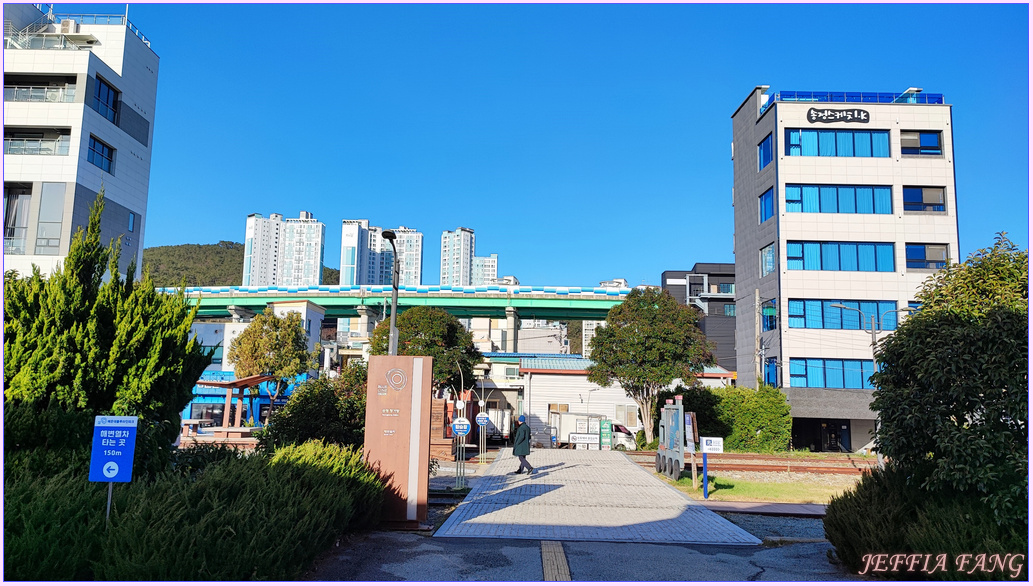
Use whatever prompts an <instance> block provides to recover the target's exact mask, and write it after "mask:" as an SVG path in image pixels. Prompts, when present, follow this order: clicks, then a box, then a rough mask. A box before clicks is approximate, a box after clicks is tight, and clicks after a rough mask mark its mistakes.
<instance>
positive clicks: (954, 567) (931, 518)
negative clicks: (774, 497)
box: [825, 467, 1029, 580]
mask: <svg viewBox="0 0 1033 586" xmlns="http://www.w3.org/2000/svg"><path fill="white" fill-rule="evenodd" d="M992 513H993V512H992V510H991V509H990V507H989V506H988V505H986V504H985V503H983V502H981V501H980V499H979V498H978V495H970V494H965V493H960V492H954V493H942V492H930V491H927V490H924V489H921V488H919V487H917V486H914V485H913V484H912V483H909V482H908V475H907V473H906V472H904V471H902V470H900V469H898V468H893V467H888V468H886V469H885V470H875V471H873V472H872V473H871V474H865V475H864V477H862V479H861V481H860V482H859V483H858V485H857V487H856V488H854V489H853V490H850V491H847V492H846V493H844V494H843V495H840V496H838V497H835V498H833V499H832V502H831V503H829V506H828V509H827V510H826V513H825V535H826V537H827V538H828V540H829V542H831V543H832V545H833V546H835V548H836V555H837V556H838V557H839V559H840V560H841V561H842V562H843V563H844V564H845V565H846V567H847V568H849V569H850V570H851V571H853V572H861V571H863V570H864V569H865V566H866V563H867V560H866V558H865V555H866V554H872V555H874V554H889V555H893V554H931V555H932V556H933V557H932V558H931V559H932V560H935V557H936V556H937V555H939V554H946V559H947V560H948V562H947V563H946V568H945V569H944V570H943V571H940V570H937V571H936V572H922V571H921V568H920V567H919V568H918V571H916V572H912V573H908V572H905V571H899V572H879V573H876V574H873V575H875V576H876V577H880V578H887V579H895V580H916V579H918V580H921V579H934V580H1002V579H1022V580H1026V579H1027V577H1028V574H1029V570H1028V568H1027V567H1026V563H1025V559H1024V560H1023V563H1022V571H1021V573H1020V574H1019V576H1017V577H1014V578H1013V576H1012V573H1013V571H1012V570H1010V569H1005V570H1000V569H998V571H995V572H982V571H975V572H973V573H971V574H969V573H968V570H970V569H972V567H973V566H974V560H973V561H970V562H969V563H968V567H967V568H965V569H964V571H961V572H959V571H958V564H957V563H956V561H957V557H958V556H959V555H961V554H972V555H973V556H975V555H978V554H986V555H987V556H990V555H993V554H998V555H1004V554H1009V553H1012V554H1016V553H1017V554H1023V555H1025V554H1026V553H1027V550H1028V543H1029V537H1028V532H1027V526H1026V525H1024V524H1019V523H1016V524H1013V525H1010V526H1009V525H999V524H998V523H996V522H995V521H994V516H993V514H992ZM927 565H928V568H929V569H930V570H931V569H932V568H933V567H934V566H935V561H930V562H929V563H928V564H927ZM901 569H903V568H901ZM869 573H871V569H869Z"/></svg>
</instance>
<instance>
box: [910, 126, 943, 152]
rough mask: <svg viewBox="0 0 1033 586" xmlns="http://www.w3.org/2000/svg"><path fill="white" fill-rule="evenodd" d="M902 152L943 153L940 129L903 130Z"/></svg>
mask: <svg viewBox="0 0 1033 586" xmlns="http://www.w3.org/2000/svg"><path fill="white" fill-rule="evenodd" d="M900 154H902V155H942V154H943V148H942V147H941V144H940V132H939V131H923V130H901V131H900Z"/></svg>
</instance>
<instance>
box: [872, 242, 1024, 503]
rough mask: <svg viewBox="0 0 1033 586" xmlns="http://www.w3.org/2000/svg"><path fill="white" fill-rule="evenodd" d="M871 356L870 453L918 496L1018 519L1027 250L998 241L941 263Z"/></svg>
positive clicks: (1021, 500) (1021, 495) (1021, 488)
mask: <svg viewBox="0 0 1033 586" xmlns="http://www.w3.org/2000/svg"><path fill="white" fill-rule="evenodd" d="M917 299H918V301H919V303H920V304H921V308H920V310H919V311H918V312H916V313H915V314H914V315H912V316H911V317H909V318H908V319H907V320H905V321H904V322H903V323H902V324H901V325H900V327H899V328H897V330H896V332H894V333H893V334H892V335H891V336H889V337H887V338H885V339H883V340H882V341H881V342H880V343H879V345H878V348H877V351H876V360H878V362H879V364H880V366H881V368H880V370H879V372H877V373H875V374H874V375H873V377H872V380H873V382H874V384H875V387H876V390H875V391H874V392H873V396H874V397H875V400H874V401H873V403H872V409H874V410H876V411H877V412H878V413H879V422H880V426H879V429H878V431H877V432H876V442H877V445H878V447H879V449H880V450H881V451H882V452H883V453H884V454H886V455H887V456H889V457H890V458H891V459H892V461H893V462H894V463H895V465H897V466H899V467H902V468H903V469H905V470H907V471H908V474H909V478H911V479H912V480H913V481H914V482H916V483H917V484H919V485H920V486H921V487H922V488H924V489H927V490H931V491H936V492H941V493H942V492H954V493H961V494H969V495H974V496H978V497H979V498H981V499H982V500H983V501H984V502H986V503H987V504H989V505H990V506H991V507H992V508H993V509H994V511H995V513H996V514H997V515H998V520H999V522H1004V521H1014V520H1015V519H1020V520H1022V521H1021V523H1025V522H1026V521H1025V520H1026V519H1028V509H1027V502H1028V500H1027V499H1028V494H1029V477H1028V469H1029V458H1028V445H1029V430H1028V419H1027V417H1028V408H1029V394H1028V393H1029V378H1028V371H1027V368H1028V365H1029V342H1028V334H1029V328H1028V324H1029V321H1028V320H1029V251H1028V250H1027V251H1019V250H1018V249H1017V248H1016V247H1015V245H1014V244H1012V243H1011V241H1009V240H1008V239H1007V238H1006V237H1005V235H1004V234H999V235H998V237H997V239H996V242H995V243H994V245H993V247H992V248H990V249H982V250H980V251H978V252H976V253H974V254H972V255H971V256H970V257H969V258H968V260H966V261H965V262H964V263H963V264H949V265H947V266H946V267H945V268H944V269H942V270H940V271H939V272H938V273H936V274H935V275H934V276H932V277H930V278H929V279H928V280H927V281H926V283H925V284H924V285H923V287H922V290H921V292H919V294H918V295H917Z"/></svg>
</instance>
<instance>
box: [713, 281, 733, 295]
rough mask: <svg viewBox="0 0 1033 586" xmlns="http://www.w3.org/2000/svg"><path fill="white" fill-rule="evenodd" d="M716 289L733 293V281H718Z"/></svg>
mask: <svg viewBox="0 0 1033 586" xmlns="http://www.w3.org/2000/svg"><path fill="white" fill-rule="evenodd" d="M717 290H718V292H719V293H735V283H720V284H718V286H717Z"/></svg>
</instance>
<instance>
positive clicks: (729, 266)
mask: <svg viewBox="0 0 1033 586" xmlns="http://www.w3.org/2000/svg"><path fill="white" fill-rule="evenodd" d="M660 286H661V287H662V288H663V290H664V291H667V292H668V293H670V294H671V295H672V296H673V297H674V298H675V299H676V300H677V301H678V302H679V303H683V304H685V305H691V306H694V307H698V308H699V309H700V311H702V312H703V317H702V318H701V319H700V321H699V329H700V330H701V331H702V332H703V334H704V335H706V337H707V340H709V341H710V342H712V343H713V344H714V358H715V360H716V361H717V364H718V365H719V366H721V367H723V368H725V369H727V370H729V371H731V372H735V364H736V361H735V265H734V264H733V263H702V262H698V263H696V264H695V265H693V267H692V270H690V271H664V272H663V274H662V275H661V276H660Z"/></svg>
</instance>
